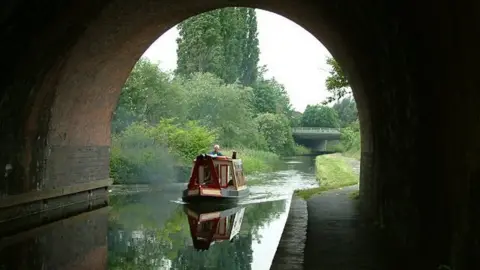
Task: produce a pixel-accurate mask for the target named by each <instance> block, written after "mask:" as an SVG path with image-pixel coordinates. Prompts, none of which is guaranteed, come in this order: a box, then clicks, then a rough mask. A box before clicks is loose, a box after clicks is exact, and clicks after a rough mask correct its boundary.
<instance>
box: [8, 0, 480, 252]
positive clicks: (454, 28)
mask: <svg viewBox="0 0 480 270" xmlns="http://www.w3.org/2000/svg"><path fill="white" fill-rule="evenodd" d="M9 3H11V4H9V5H7V4H4V9H3V10H4V11H3V12H2V14H1V15H0V16H1V17H0V20H1V22H2V24H1V25H2V28H1V30H0V31H1V33H2V36H3V37H4V42H3V43H2V45H0V46H1V47H2V54H3V61H2V62H3V65H4V69H3V70H6V72H5V73H3V74H1V86H2V92H1V95H0V116H1V118H0V121H1V130H2V133H1V134H0V145H1V150H2V151H1V153H0V169H2V170H4V173H3V174H2V175H4V179H3V180H2V181H1V183H0V186H1V189H0V191H1V194H2V196H9V195H16V194H22V193H26V192H29V191H36V190H44V189H51V188H57V189H58V188H61V187H63V186H67V185H70V184H72V183H77V184H78V183H91V182H95V181H99V180H103V179H106V178H108V166H109V164H108V162H109V144H110V121H111V117H112V112H113V111H114V109H115V105H116V101H117V99H118V96H119V94H120V90H121V86H122V85H123V83H124V82H125V80H126V78H127V76H128V74H129V72H130V70H131V69H132V67H133V66H134V64H135V62H136V61H137V60H138V59H139V57H140V56H141V55H142V54H143V52H144V51H145V50H146V49H147V48H148V46H149V45H150V44H152V43H153V41H154V40H155V39H156V38H158V37H159V36H160V35H161V34H162V33H164V32H165V31H166V30H168V29H169V28H171V27H172V26H174V25H175V24H177V23H179V22H180V21H182V20H184V19H186V18H188V17H190V16H193V15H196V14H199V13H201V12H205V11H209V10H213V9H216V8H223V7H228V6H248V7H255V8H261V9H265V10H269V11H272V12H275V13H277V14H280V15H283V16H285V17H287V18H289V19H291V20H293V21H295V22H296V23H298V24H299V25H301V26H302V27H304V28H305V29H307V30H308V31H309V32H310V33H312V34H313V35H314V36H315V37H317V38H318V39H319V40H320V41H321V42H322V43H323V44H324V45H325V46H326V47H327V48H328V49H329V51H330V52H331V53H332V55H333V56H334V57H335V58H336V59H337V61H338V62H339V63H340V64H341V65H342V67H343V69H344V70H345V72H346V74H347V77H348V78H349V81H350V84H351V86H352V89H353V94H354V97H355V99H356V101H357V106H358V111H359V117H360V124H361V132H362V170H361V185H360V186H361V200H362V202H363V204H364V206H365V209H367V210H369V211H368V212H370V214H371V216H372V217H373V218H374V219H375V220H376V221H378V222H379V223H380V224H381V225H382V226H385V227H386V228H388V231H389V232H390V233H391V236H393V239H396V240H397V241H398V242H397V243H398V244H399V245H400V246H403V247H406V248H421V247H429V248H430V249H429V250H430V254H429V255H432V256H433V257H442V258H443V257H449V256H450V255H447V254H450V249H452V250H454V251H458V252H459V254H458V255H456V256H460V257H459V258H463V259H465V258H466V257H465V256H467V255H468V252H466V251H465V252H464V251H462V250H464V248H466V247H467V246H471V245H473V243H474V242H472V241H474V240H475V239H478V234H473V236H474V235H476V236H474V237H471V236H472V233H473V232H472V231H471V230H467V229H465V228H464V227H463V225H462V224H464V222H467V223H472V222H473V223H474V224H478V222H479V220H478V217H476V218H475V215H474V213H475V210H476V209H477V210H478V207H477V206H475V205H474V202H473V198H474V195H475V194H478V192H479V191H478V189H476V188H477V184H476V183H478V179H479V178H480V169H479V166H480V165H479V164H480V156H479V155H478V153H479V152H480V151H478V150H479V149H480V142H479V141H478V140H477V138H478V137H479V135H480V125H479V124H480V120H479V119H478V115H480V112H479V109H478V107H477V106H476V103H478V102H476V100H478V98H479V95H480V94H479V93H478V91H476V85H475V84H473V79H472V78H475V76H474V74H473V71H474V70H475V68H473V65H474V64H475V63H476V62H478V61H476V60H479V53H478V52H477V51H476V49H475V48H478V46H475V45H478V44H474V42H473V41H470V40H469V39H467V38H468V36H469V35H468V34H467V33H472V32H473V33H478V31H479V28H478V27H477V25H478V24H476V23H475V22H477V21H474V20H477V19H475V18H476V17H475V16H476V15H477V14H475V13H474V10H475V8H473V2H469V1H462V2H461V3H459V4H452V5H454V7H455V8H452V7H450V6H448V5H446V4H444V3H443V2H442V3H437V4H435V5H427V4H419V3H414V2H413V1H412V2H409V1H408V2H402V3H400V2H398V3H390V4H386V3H383V4H382V3H376V4H373V3H368V4H367V3H358V2H356V1H336V2H328V1H321V2H318V3H316V4H314V3H313V2H310V1H290V2H280V1H273V0H262V1H251V0H238V1H226V0H209V1H202V2H198V1H197V2H195V1H191V0H182V1H176V2H175V3H173V2H165V1H153V0H137V1H127V0H111V1H82V2H80V1H51V2H49V3H43V4H40V3H38V4H35V3H27V1H20V0H19V1H11V2H9ZM40 7H41V8H40ZM460 10H462V16H461V19H460V15H459V14H460ZM452 14H453V15H452ZM450 15H452V16H453V17H452V16H450ZM452 18H456V19H455V20H454V19H452ZM419 25H421V26H423V27H424V28H422V27H419ZM466 29H469V30H470V31H467V30H466ZM426 48H429V49H426ZM454 49H456V52H455V53H453V52H452V50H454ZM446 52H448V53H446ZM445 54H446V56H445V57H443V56H444V55H445ZM319 61H323V59H319ZM457 64H458V65H457ZM452 66H458V68H456V69H453V68H451V67H452ZM452 89H458V90H456V91H452ZM451 108H454V110H452V109H451ZM452 111H454V112H452ZM432 112H435V113H432ZM460 116H461V117H460ZM460 134H461V135H460ZM455 138H458V140H455ZM449 140H454V141H457V142H458V141H460V143H456V144H455V146H452V145H451V144H448V143H446V142H447V141H449ZM439 149H442V151H441V152H440V153H439V151H438V150H439ZM425 153H436V154H435V155H434V156H430V157H428V158H426V159H425V156H426V154H425ZM459 153H460V154H459ZM452 154H454V155H455V156H456V158H455V159H454V160H453V159H451V158H450V157H451V155H452ZM452 179H456V180H455V181H454V180H452ZM454 207H461V209H463V211H462V212H460V213H456V214H455V215H454V214H453V213H454V212H453V210H452V209H453V208H454ZM445 220H447V222H445ZM434 225H435V226H434ZM472 225H473V224H472ZM454 234H455V235H456V236H455V241H453V240H451V239H452V238H451V237H439V236H442V235H451V236H452V237H453V235H454ZM452 241H453V242H452ZM451 246H453V247H451ZM477 248H478V247H477Z"/></svg>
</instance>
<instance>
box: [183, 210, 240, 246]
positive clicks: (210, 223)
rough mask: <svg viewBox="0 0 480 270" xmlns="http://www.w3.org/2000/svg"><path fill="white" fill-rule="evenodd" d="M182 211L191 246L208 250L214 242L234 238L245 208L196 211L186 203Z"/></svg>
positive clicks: (238, 230)
mask: <svg viewBox="0 0 480 270" xmlns="http://www.w3.org/2000/svg"><path fill="white" fill-rule="evenodd" d="M184 211H185V213H186V214H187V218H188V225H189V226H190V234H191V236H192V242H193V247H194V248H195V249H196V250H208V249H209V248H210V247H211V246H212V245H213V244H215V243H218V242H222V241H225V240H228V241H233V240H234V238H235V236H237V235H238V233H239V232H240V228H241V226H242V221H243V215H244V213H245V208H244V207H234V208H230V209H225V210H222V211H214V212H205V211H203V212H198V211H195V210H193V209H191V208H189V207H188V205H187V206H184Z"/></svg>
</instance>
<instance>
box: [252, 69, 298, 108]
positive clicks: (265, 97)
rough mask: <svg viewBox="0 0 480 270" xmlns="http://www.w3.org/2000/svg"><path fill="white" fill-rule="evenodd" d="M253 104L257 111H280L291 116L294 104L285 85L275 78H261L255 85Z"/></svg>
mask: <svg viewBox="0 0 480 270" xmlns="http://www.w3.org/2000/svg"><path fill="white" fill-rule="evenodd" d="M252 104H253V107H254V110H255V113H257V114H262V113H278V114H284V115H287V116H290V115H291V113H292V106H291V103H290V98H289V97H288V94H287V91H285V87H284V86H283V85H282V84H280V83H279V82H278V81H276V80H275V78H273V79H269V80H267V79H263V78H259V79H258V81H257V82H256V83H255V85H254V86H253V96H252Z"/></svg>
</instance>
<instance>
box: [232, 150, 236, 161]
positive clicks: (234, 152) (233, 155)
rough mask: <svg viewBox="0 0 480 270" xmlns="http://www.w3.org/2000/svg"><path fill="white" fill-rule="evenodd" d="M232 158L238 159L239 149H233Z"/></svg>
mask: <svg viewBox="0 0 480 270" xmlns="http://www.w3.org/2000/svg"><path fill="white" fill-rule="evenodd" d="M232 159H237V151H233V154H232Z"/></svg>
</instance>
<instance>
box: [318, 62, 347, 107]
mask: <svg viewBox="0 0 480 270" xmlns="http://www.w3.org/2000/svg"><path fill="white" fill-rule="evenodd" d="M327 64H328V65H329V66H330V71H329V73H330V75H329V76H328V77H327V80H326V81H325V86H326V87H327V91H329V92H330V94H331V96H329V97H327V99H326V100H325V101H324V102H323V103H324V105H326V104H328V103H330V102H332V101H338V100H340V99H341V98H342V97H344V96H346V95H347V94H349V93H350V84H349V83H348V80H347V76H345V73H344V72H343V70H342V68H341V67H340V65H339V64H338V62H337V61H336V60H335V59H334V58H333V57H329V58H327Z"/></svg>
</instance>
